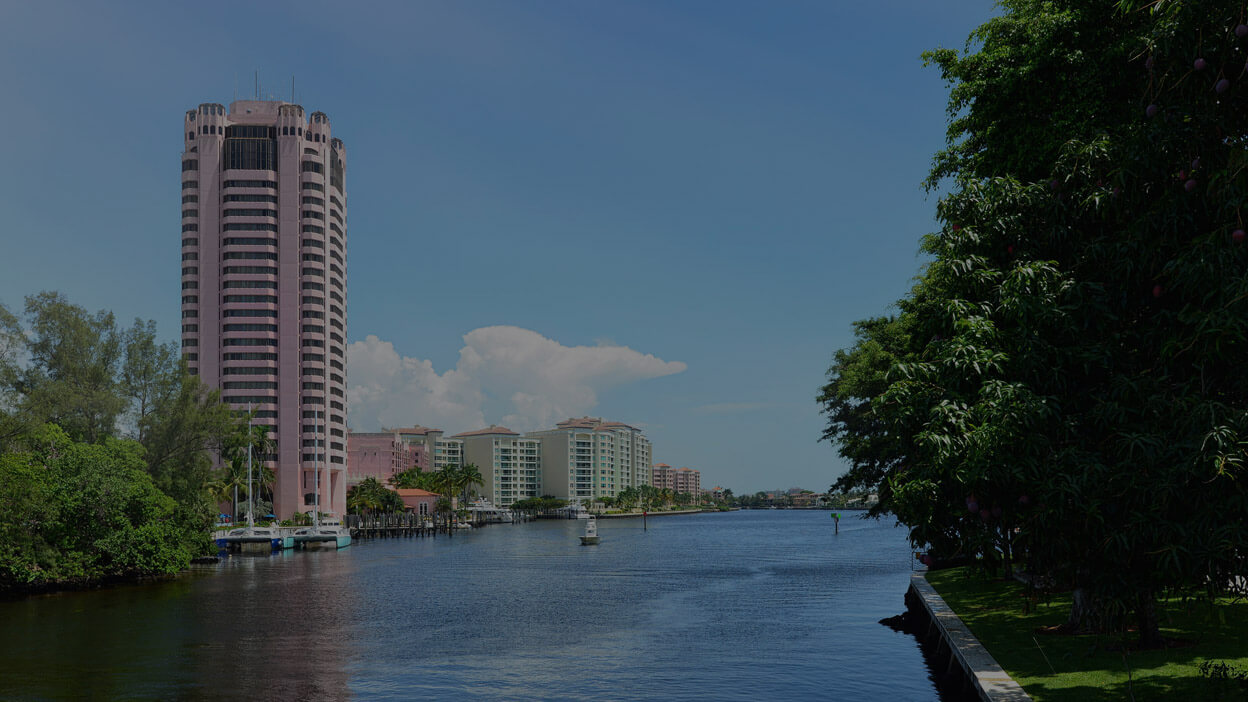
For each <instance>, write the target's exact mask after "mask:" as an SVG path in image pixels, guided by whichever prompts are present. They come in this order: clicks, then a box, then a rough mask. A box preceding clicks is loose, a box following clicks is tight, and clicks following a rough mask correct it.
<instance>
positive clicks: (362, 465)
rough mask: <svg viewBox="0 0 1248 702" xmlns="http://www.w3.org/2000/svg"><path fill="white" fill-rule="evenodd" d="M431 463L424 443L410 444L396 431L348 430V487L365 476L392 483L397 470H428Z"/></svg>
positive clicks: (398, 471)
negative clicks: (422, 444)
mask: <svg viewBox="0 0 1248 702" xmlns="http://www.w3.org/2000/svg"><path fill="white" fill-rule="evenodd" d="M428 462H429V461H428V455H427V454H426V453H425V448H424V447H423V446H420V445H412V444H409V443H407V442H405V441H403V439H402V438H401V437H400V436H399V435H398V434H397V433H395V432H392V431H380V432H359V431H348V432H347V486H348V487H350V486H352V485H358V484H359V483H360V482H362V481H363V480H364V479H365V478H376V479H377V480H378V482H381V483H382V484H384V485H388V484H389V481H390V477H391V476H393V475H394V474H395V473H401V472H403V471H405V470H411V469H412V468H421V469H424V468H425V467H426V466H428Z"/></svg>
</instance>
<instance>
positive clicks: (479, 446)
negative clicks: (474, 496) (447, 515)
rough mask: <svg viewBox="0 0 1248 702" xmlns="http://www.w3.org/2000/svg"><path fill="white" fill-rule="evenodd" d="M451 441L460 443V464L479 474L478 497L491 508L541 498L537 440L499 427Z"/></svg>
mask: <svg viewBox="0 0 1248 702" xmlns="http://www.w3.org/2000/svg"><path fill="white" fill-rule="evenodd" d="M451 438H452V439H453V440H458V441H459V442H460V446H461V447H462V452H463V460H464V461H466V462H467V463H471V464H473V465H475V466H476V467H477V469H478V470H480V471H481V490H480V493H481V495H482V496H483V497H485V498H486V499H488V500H489V501H490V502H492V503H493V504H494V505H495V506H498V507H508V506H510V505H511V504H512V503H513V502H516V501H517V500H523V499H527V498H529V497H540V496H541V495H542V442H541V439H537V438H531V437H525V436H521V435H520V434H518V433H516V432H514V431H512V430H510V429H508V428H507V427H499V426H489V427H486V428H484V429H478V430H476V431H470V432H465V433H463V434H456V435H455V436H453V437H451Z"/></svg>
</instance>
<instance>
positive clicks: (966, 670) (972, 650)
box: [906, 573, 1031, 702]
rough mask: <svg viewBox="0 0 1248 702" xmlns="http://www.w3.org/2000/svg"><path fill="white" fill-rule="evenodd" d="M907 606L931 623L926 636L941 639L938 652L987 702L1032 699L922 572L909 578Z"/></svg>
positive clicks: (937, 646)
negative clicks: (945, 656) (959, 671)
mask: <svg viewBox="0 0 1248 702" xmlns="http://www.w3.org/2000/svg"><path fill="white" fill-rule="evenodd" d="M906 604H907V605H908V606H909V607H910V608H911V611H915V612H916V613H918V614H919V615H920V616H922V617H923V618H924V619H926V620H927V622H928V627H927V636H928V637H931V636H938V637H940V638H939V641H938V642H937V644H936V649H937V652H938V653H939V652H941V651H942V649H943V650H944V651H945V652H947V653H948V654H949V666H950V668H952V667H953V666H955V665H957V666H959V667H960V668H961V669H962V673H963V676H964V679H965V680H966V681H967V684H969V685H970V686H971V687H973V688H974V689H975V691H976V692H977V693H978V694H979V698H980V699H981V700H985V702H1024V701H1025V700H1030V699H1031V696H1030V695H1028V694H1027V693H1026V692H1025V691H1024V690H1023V687H1022V686H1021V685H1019V684H1018V683H1016V682H1014V680H1013V679H1012V678H1011V677H1010V676H1009V675H1006V673H1005V671H1004V670H1002V669H1001V666H1000V665H998V664H997V661H996V660H995V659H993V657H992V654H990V653H988V650H987V649H986V648H984V646H983V644H981V643H980V642H979V639H976V638H975V635H974V634H972V633H971V630H970V629H968V628H967V627H966V624H964V623H963V622H962V620H961V619H959V618H958V615H956V614H954V613H953V610H952V609H950V608H949V605H948V604H945V601H944V599H943V598H941V596H940V594H939V593H937V592H936V589H935V588H933V587H932V586H931V584H930V583H928V582H927V578H925V577H924V576H923V573H915V574H914V575H912V576H910V591H909V592H908V593H906Z"/></svg>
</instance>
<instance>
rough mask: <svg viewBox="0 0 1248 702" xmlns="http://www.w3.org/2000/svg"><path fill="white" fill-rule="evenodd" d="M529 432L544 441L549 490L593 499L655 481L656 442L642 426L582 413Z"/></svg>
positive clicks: (565, 496) (545, 478) (544, 468)
mask: <svg viewBox="0 0 1248 702" xmlns="http://www.w3.org/2000/svg"><path fill="white" fill-rule="evenodd" d="M528 436H529V437H530V438H534V439H540V440H541V443H542V448H541V465H542V476H543V489H544V490H545V494H549V495H553V496H555V497H560V498H563V499H566V500H573V501H582V502H589V501H591V500H593V499H594V498H597V497H614V496H616V495H618V494H619V493H620V492H621V491H623V490H627V489H628V488H631V487H640V486H641V485H649V484H650V477H651V469H650V455H651V451H650V441H649V440H648V439H647V438H646V437H645V435H644V434H642V432H641V430H640V429H638V428H636V427H633V426H629V425H627V424H624V423H621V422H606V421H603V420H602V419H600V418H597V417H581V418H579V419H568V420H566V421H562V422H559V423H558V424H556V425H555V428H554V429H547V430H543V431H535V432H530V433H529V434H528Z"/></svg>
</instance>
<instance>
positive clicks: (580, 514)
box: [576, 505, 592, 519]
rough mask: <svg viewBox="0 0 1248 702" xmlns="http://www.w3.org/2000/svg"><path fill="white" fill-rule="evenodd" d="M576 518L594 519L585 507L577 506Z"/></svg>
mask: <svg viewBox="0 0 1248 702" xmlns="http://www.w3.org/2000/svg"><path fill="white" fill-rule="evenodd" d="M576 518H577V519H592V517H591V516H590V515H589V510H587V509H585V505H577V506H576Z"/></svg>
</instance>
